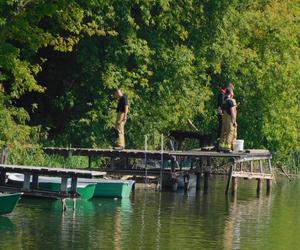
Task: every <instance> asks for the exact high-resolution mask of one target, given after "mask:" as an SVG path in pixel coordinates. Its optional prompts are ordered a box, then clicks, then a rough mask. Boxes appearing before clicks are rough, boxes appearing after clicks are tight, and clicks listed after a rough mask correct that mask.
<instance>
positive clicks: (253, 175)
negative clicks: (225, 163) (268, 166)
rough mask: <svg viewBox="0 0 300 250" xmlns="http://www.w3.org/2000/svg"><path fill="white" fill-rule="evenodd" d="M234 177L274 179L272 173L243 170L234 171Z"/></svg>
mask: <svg viewBox="0 0 300 250" xmlns="http://www.w3.org/2000/svg"><path fill="white" fill-rule="evenodd" d="M232 177H238V178H246V179H269V180H271V179H273V175H272V174H265V173H256V172H253V173H251V172H241V171H238V172H237V171H233V173H232Z"/></svg>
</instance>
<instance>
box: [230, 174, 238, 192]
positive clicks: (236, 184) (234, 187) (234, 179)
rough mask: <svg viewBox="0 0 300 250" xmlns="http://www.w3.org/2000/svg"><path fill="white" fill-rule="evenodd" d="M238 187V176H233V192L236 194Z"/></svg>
mask: <svg viewBox="0 0 300 250" xmlns="http://www.w3.org/2000/svg"><path fill="white" fill-rule="evenodd" d="M237 187H238V180H237V178H236V177H232V181H231V194H236V191H237Z"/></svg>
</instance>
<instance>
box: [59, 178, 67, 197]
mask: <svg viewBox="0 0 300 250" xmlns="http://www.w3.org/2000/svg"><path fill="white" fill-rule="evenodd" d="M67 189H68V178H67V177H61V185H60V192H61V193H62V194H66V193H67Z"/></svg>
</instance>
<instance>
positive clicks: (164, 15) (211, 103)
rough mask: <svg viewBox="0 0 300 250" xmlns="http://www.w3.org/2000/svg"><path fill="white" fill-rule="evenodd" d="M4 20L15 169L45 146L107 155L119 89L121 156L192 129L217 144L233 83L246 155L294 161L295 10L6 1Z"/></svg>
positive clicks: (189, 0) (281, 4) (299, 125)
mask: <svg viewBox="0 0 300 250" xmlns="http://www.w3.org/2000/svg"><path fill="white" fill-rule="evenodd" d="M0 13H1V15H0V38H1V39H0V83H1V88H0V103H1V109H0V117H1V119H0V146H4V145H8V146H9V148H10V152H11V157H12V160H13V161H14V162H18V163H22V162H28V161H42V160H43V157H44V156H43V155H42V153H41V151H40V147H41V146H43V145H46V146H49V145H51V146H70V145H72V146H74V147H108V146H111V145H112V144H113V141H114V131H113V126H114V119H115V117H114V116H115V112H114V106H115V100H114V99H113V93H114V89H115V88H116V87H120V88H122V90H123V91H124V92H125V94H126V95H127V97H128V99H129V102H130V116H129V121H128V123H127V125H126V132H127V133H126V140H127V146H128V147H135V148H137V147H142V146H143V145H144V135H145V134H148V135H149V138H152V139H151V140H152V141H151V143H150V144H151V145H158V144H159V135H160V134H161V133H164V134H167V133H168V131H170V130H173V129H182V130H190V127H189V125H188V122H187V120H188V119H191V120H192V121H193V122H194V123H195V124H196V126H197V127H198V129H199V130H200V131H201V133H203V134H209V135H212V137H215V134H216V128H217V113H216V95H217V92H218V88H219V86H221V85H226V84H228V83H229V82H233V83H235V95H236V99H237V100H238V101H240V102H241V105H240V106H239V110H238V134H239V136H238V137H239V138H242V139H244V140H245V144H246V147H247V148H267V149H270V150H271V151H272V152H273V153H274V155H275V159H276V160H277V161H278V162H283V161H288V159H287V158H288V156H291V155H293V157H295V159H299V158H297V157H298V156H299V152H300V144H299V141H300V138H299V137H300V136H299V134H300V133H299V131H300V122H299V121H300V107H299V106H300V103H299V100H300V91H299V89H300V83H299V82H300V81H299V79H300V71H299V66H300V48H299V44H300V43H299V42H300V6H299V1H298V0H279V1H277V0H276V1H275V0H268V1H266V0H255V1H253V0H246V1H227V0H224V1H220V0H202V1H201V0H199V1H193V0H185V1H181V0H180V1H179V0H172V1H171V0H151V1H149V0H131V1H129V0H128V1H120V0H110V1H106V0H74V1H66V0H60V1H49V0H47V1H46V0H38V1H36V0H35V1H31V0H18V1H15V0H3V1H1V3H0ZM153 138H154V139H153ZM32 152H35V153H32ZM26 159H27V160H26Z"/></svg>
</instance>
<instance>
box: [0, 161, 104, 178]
mask: <svg viewBox="0 0 300 250" xmlns="http://www.w3.org/2000/svg"><path fill="white" fill-rule="evenodd" d="M0 172H6V173H20V174H26V173H31V174H35V173H36V174H39V175H46V176H56V177H66V178H72V177H77V178H93V177H100V176H103V175H105V174H106V172H100V171H90V170H79V169H68V168H55V167H53V168H49V167H36V166H22V165H9V164H0Z"/></svg>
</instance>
